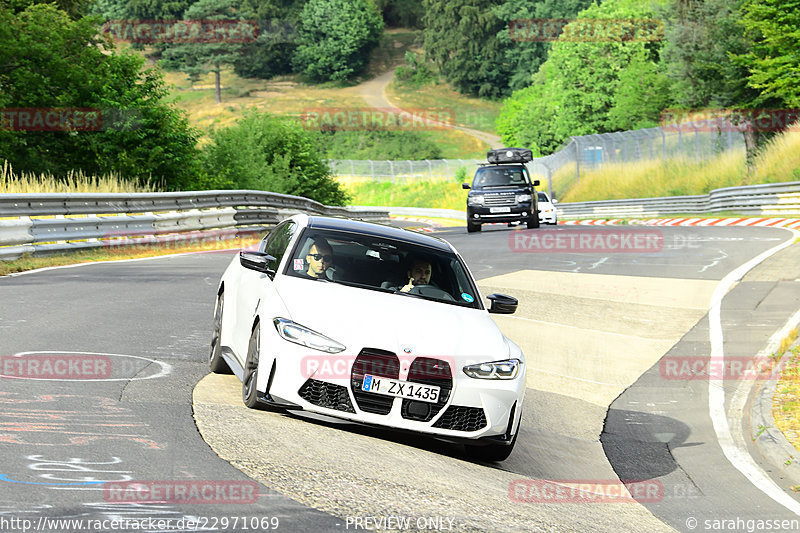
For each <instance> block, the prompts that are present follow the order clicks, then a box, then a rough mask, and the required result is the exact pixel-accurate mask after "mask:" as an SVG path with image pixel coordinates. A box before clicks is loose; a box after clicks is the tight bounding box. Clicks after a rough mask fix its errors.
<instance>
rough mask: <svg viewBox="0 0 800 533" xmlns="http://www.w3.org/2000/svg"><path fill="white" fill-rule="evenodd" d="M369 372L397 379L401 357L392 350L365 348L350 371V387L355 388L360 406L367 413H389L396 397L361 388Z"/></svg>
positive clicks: (354, 392)
mask: <svg viewBox="0 0 800 533" xmlns="http://www.w3.org/2000/svg"><path fill="white" fill-rule="evenodd" d="M367 374H370V375H373V376H382V377H385V378H393V379H397V378H399V377H400V359H398V358H397V356H396V355H395V354H393V353H392V352H387V351H385V350H378V349H375V348H364V349H363V350H361V353H360V354H358V357H356V360H355V362H354V363H353V369H352V371H351V373H350V388H351V389H352V390H353V396H354V397H355V399H356V405H358V408H359V409H361V410H362V411H366V412H367V413H375V414H378V415H388V414H389V411H391V410H392V403H393V402H394V397H392V396H384V395H383V394H375V393H374V392H366V391H363V390H361V384H362V383H363V382H364V376H365V375H367Z"/></svg>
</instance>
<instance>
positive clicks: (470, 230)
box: [467, 220, 481, 233]
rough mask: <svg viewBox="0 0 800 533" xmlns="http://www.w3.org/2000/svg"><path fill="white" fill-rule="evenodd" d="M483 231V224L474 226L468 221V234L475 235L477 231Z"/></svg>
mask: <svg viewBox="0 0 800 533" xmlns="http://www.w3.org/2000/svg"><path fill="white" fill-rule="evenodd" d="M480 230H481V224H480V222H478V223H477V224H473V223H472V222H470V221H469V220H467V233H475V232H476V231H480Z"/></svg>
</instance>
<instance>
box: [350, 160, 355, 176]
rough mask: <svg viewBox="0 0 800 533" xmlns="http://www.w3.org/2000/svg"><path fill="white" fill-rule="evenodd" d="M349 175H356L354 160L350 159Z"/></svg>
mask: <svg viewBox="0 0 800 533" xmlns="http://www.w3.org/2000/svg"><path fill="white" fill-rule="evenodd" d="M350 175H351V176H355V175H356V162H355V161H353V160H352V159H351V160H350Z"/></svg>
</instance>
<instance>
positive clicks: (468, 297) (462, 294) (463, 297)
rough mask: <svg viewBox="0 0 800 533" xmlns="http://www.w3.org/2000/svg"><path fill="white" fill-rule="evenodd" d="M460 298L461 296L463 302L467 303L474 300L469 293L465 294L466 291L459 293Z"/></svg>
mask: <svg viewBox="0 0 800 533" xmlns="http://www.w3.org/2000/svg"><path fill="white" fill-rule="evenodd" d="M461 298H462V299H463V300H464V301H465V302H469V303H472V302H474V301H475V298H473V297H472V296H471V295H469V294H467V293H466V292H462V293H461Z"/></svg>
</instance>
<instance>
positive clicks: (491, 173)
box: [472, 167, 527, 189]
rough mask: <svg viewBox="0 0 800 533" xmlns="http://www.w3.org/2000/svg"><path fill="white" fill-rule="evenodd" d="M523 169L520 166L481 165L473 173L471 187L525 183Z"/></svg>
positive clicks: (506, 185)
mask: <svg viewBox="0 0 800 533" xmlns="http://www.w3.org/2000/svg"><path fill="white" fill-rule="evenodd" d="M526 183H527V180H526V179H525V174H524V171H523V169H522V168H521V167H505V168H494V167H482V168H479V169H478V171H477V172H476V173H475V179H474V180H473V182H472V187H473V188H475V189H480V188H485V187H508V186H509V185H525V184H526Z"/></svg>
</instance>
